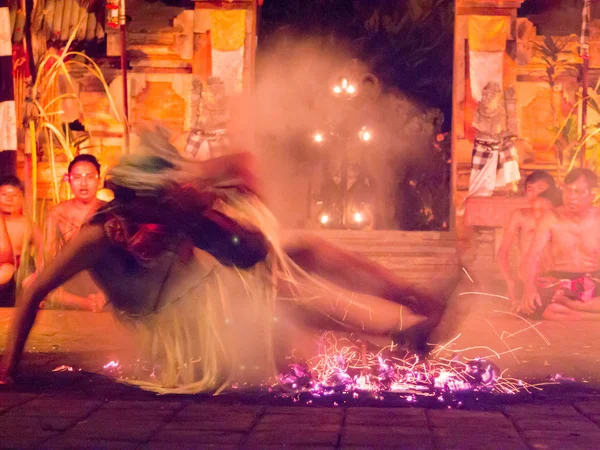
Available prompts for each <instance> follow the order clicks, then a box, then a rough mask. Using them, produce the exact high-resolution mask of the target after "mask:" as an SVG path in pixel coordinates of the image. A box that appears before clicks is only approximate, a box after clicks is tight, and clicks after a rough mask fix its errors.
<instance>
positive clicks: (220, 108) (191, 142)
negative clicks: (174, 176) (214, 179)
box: [185, 77, 229, 159]
mask: <svg viewBox="0 0 600 450" xmlns="http://www.w3.org/2000/svg"><path fill="white" fill-rule="evenodd" d="M228 122H229V112H228V109H227V94H226V92H225V84H224V83H223V81H222V80H221V79H220V78H218V77H211V78H209V79H208V81H207V83H206V84H203V85H202V87H201V93H200V100H199V102H198V111H197V120H196V124H195V126H194V127H193V128H192V130H191V131H190V134H189V136H188V139H187V143H186V146H185V153H186V155H187V156H188V157H191V158H197V159H208V158H213V157H215V156H219V155H220V149H221V148H223V147H225V146H227V145H228V143H229V140H228V138H227V124H228Z"/></svg>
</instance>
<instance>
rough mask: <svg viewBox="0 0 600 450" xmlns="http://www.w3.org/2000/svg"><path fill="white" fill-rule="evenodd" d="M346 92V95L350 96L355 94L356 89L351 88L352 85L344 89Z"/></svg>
mask: <svg viewBox="0 0 600 450" xmlns="http://www.w3.org/2000/svg"><path fill="white" fill-rule="evenodd" d="M346 92H347V93H348V94H350V95H352V94H356V88H355V87H354V86H352V85H349V86H348V87H347V88H346Z"/></svg>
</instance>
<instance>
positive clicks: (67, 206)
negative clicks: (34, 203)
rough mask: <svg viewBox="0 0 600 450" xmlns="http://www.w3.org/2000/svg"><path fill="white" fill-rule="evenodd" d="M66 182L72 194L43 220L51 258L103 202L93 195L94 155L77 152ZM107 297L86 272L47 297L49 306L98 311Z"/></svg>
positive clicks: (96, 177)
mask: <svg viewBox="0 0 600 450" xmlns="http://www.w3.org/2000/svg"><path fill="white" fill-rule="evenodd" d="M68 175H69V185H70V186H71V192H72V193H73V198H72V199H70V200H66V201H64V202H61V203H59V204H58V205H56V206H55V207H54V209H53V210H52V212H51V213H50V217H49V220H48V221H47V223H46V227H45V228H46V234H45V238H46V246H47V248H46V251H47V253H48V254H47V257H49V258H53V257H54V256H55V255H56V254H57V253H58V252H59V251H60V250H61V249H62V247H63V246H64V245H65V244H66V243H67V242H68V241H69V240H71V239H72V238H73V237H74V236H75V235H76V234H77V233H79V230H80V229H81V226H82V225H83V224H84V223H85V222H86V221H87V220H88V219H89V218H90V217H91V216H92V215H93V214H94V213H95V212H96V211H97V210H98V208H100V207H101V206H102V205H104V204H105V202H103V201H101V200H98V199H97V198H96V193H97V192H98V186H99V182H100V164H99V163H98V160H97V159H96V158H95V157H94V156H93V155H86V154H81V155H77V156H76V157H75V158H74V159H73V161H71V163H70V164H69V168H68ZM105 303H106V301H105V300H104V296H103V294H102V293H101V292H100V290H99V289H98V288H97V287H96V286H95V283H94V282H93V281H92V279H91V278H90V277H89V275H88V274H87V273H82V274H80V275H79V276H78V277H76V278H74V279H73V280H71V281H70V282H69V283H67V284H66V285H65V286H64V288H63V289H60V290H59V291H58V292H56V293H55V294H54V295H53V296H52V298H51V301H50V303H49V304H50V305H52V306H63V307H70V308H77V309H88V310H92V311H98V310H100V309H102V307H103V306H104V304H105ZM44 306H48V304H46V303H45V304H44Z"/></svg>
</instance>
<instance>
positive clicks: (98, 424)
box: [65, 416, 164, 442]
mask: <svg viewBox="0 0 600 450" xmlns="http://www.w3.org/2000/svg"><path fill="white" fill-rule="evenodd" d="M163 425H164V422H162V421H158V420H129V419H128V418H127V417H119V416H116V417H115V420H112V421H106V420H93V421H92V420H84V421H82V422H79V423H78V424H77V425H76V426H75V427H73V428H71V429H70V430H69V431H67V432H66V433H65V436H66V437H69V438H77V439H80V438H84V439H109V440H110V439H114V440H119V441H138V442H143V441H147V440H148V439H150V437H151V436H152V435H153V434H154V433H155V432H156V430H158V429H159V428H161V427H162V426H163Z"/></svg>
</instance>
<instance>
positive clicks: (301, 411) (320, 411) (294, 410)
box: [265, 406, 370, 416]
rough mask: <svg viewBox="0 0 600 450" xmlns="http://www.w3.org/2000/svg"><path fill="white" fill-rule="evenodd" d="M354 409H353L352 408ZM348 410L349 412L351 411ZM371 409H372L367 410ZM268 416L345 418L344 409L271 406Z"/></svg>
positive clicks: (268, 408) (267, 411)
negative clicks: (288, 415)
mask: <svg viewBox="0 0 600 450" xmlns="http://www.w3.org/2000/svg"><path fill="white" fill-rule="evenodd" d="M350 409H352V408H350ZM350 409H348V411H349V410H350ZM366 409H370V408H366ZM265 413H266V414H294V415H305V414H308V415H310V414H315V415H320V416H325V415H327V416H343V415H344V410H343V409H342V408H319V407H314V406H269V407H267V409H266V411H265Z"/></svg>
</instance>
